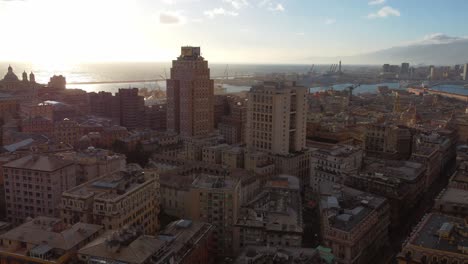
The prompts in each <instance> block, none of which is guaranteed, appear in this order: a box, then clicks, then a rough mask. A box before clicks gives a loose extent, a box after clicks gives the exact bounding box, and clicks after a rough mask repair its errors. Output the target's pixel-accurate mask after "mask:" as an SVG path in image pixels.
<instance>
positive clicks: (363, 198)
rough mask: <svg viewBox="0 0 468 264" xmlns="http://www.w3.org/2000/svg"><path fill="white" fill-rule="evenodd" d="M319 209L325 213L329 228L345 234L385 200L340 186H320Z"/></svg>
mask: <svg viewBox="0 0 468 264" xmlns="http://www.w3.org/2000/svg"><path fill="white" fill-rule="evenodd" d="M320 190H321V195H322V197H321V202H320V203H321V208H322V209H324V210H326V211H327V215H326V217H328V219H329V223H330V226H331V227H333V228H337V229H340V230H343V231H346V232H351V231H352V229H353V228H354V227H355V226H356V225H358V224H359V223H361V221H362V220H363V219H364V218H366V217H367V216H368V215H369V214H370V213H371V212H372V211H374V210H376V209H377V208H380V207H381V206H382V205H383V204H384V203H385V202H386V199H385V198H383V197H379V196H376V195H373V194H370V193H366V192H362V191H359V190H356V189H353V188H349V187H346V186H340V185H331V184H323V185H321V189H320Z"/></svg>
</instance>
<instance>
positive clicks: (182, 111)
mask: <svg viewBox="0 0 468 264" xmlns="http://www.w3.org/2000/svg"><path fill="white" fill-rule="evenodd" d="M167 129H168V130H169V131H173V132H177V133H180V135H181V136H182V137H197V136H206V135H209V134H210V133H211V132H213V130H214V81H213V80H211V79H210V69H209V68H208V61H206V60H205V59H204V58H203V57H202V56H200V47H182V48H181V55H180V56H179V57H178V58H177V60H174V61H172V68H171V78H170V79H168V80H167Z"/></svg>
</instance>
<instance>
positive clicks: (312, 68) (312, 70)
mask: <svg viewBox="0 0 468 264" xmlns="http://www.w3.org/2000/svg"><path fill="white" fill-rule="evenodd" d="M314 66H315V64H312V66H311V67H310V69H309V72H308V74H309V75H311V74H312V73H313V72H314Z"/></svg>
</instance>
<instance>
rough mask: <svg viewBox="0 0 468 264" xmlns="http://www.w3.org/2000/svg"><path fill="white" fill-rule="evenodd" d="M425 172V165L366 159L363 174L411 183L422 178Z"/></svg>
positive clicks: (401, 161) (402, 161)
mask: <svg viewBox="0 0 468 264" xmlns="http://www.w3.org/2000/svg"><path fill="white" fill-rule="evenodd" d="M425 170H426V167H425V166H424V165H423V164H421V163H417V162H413V161H404V160H380V159H373V158H367V159H364V166H363V170H362V173H363V174H369V173H371V174H376V175H381V176H383V177H389V178H397V179H400V180H403V181H409V182H411V181H415V180H416V179H417V178H418V177H420V176H422V175H423V173H424V171H425Z"/></svg>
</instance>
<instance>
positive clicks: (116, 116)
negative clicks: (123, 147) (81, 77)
mask: <svg viewBox="0 0 468 264" xmlns="http://www.w3.org/2000/svg"><path fill="white" fill-rule="evenodd" d="M88 96H89V106H90V112H91V114H94V115H98V116H104V117H109V118H112V120H113V121H115V122H116V124H119V123H120V101H119V98H118V97H117V96H113V95H112V93H110V92H104V91H100V92H98V93H95V92H92V93H88Z"/></svg>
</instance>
